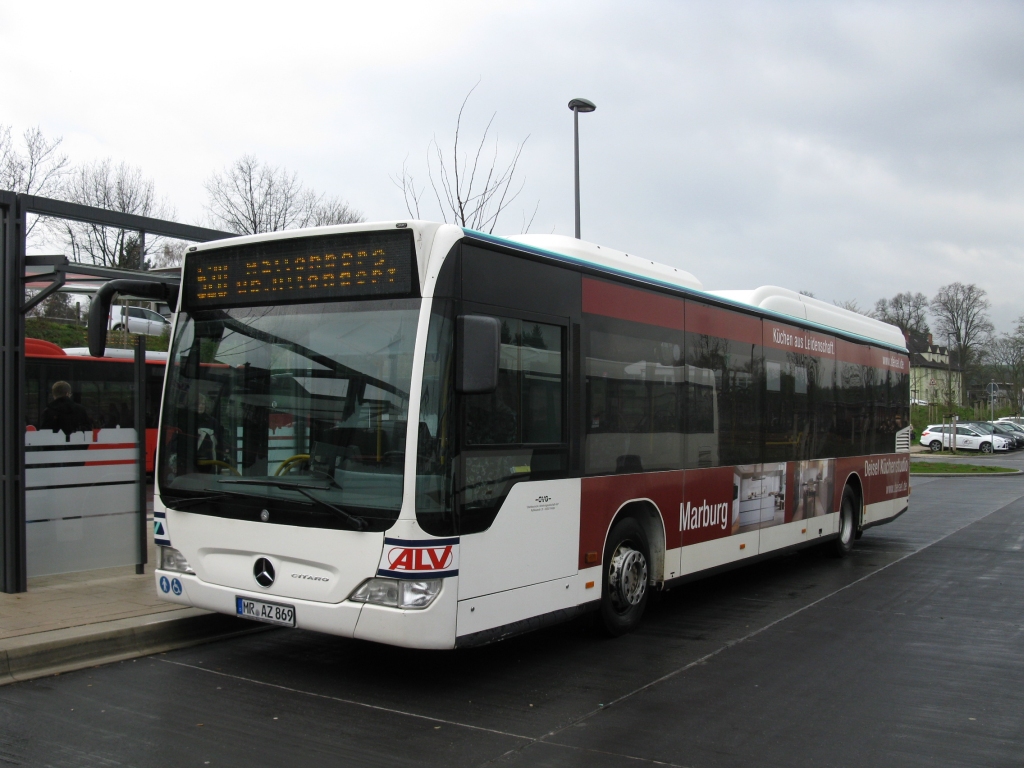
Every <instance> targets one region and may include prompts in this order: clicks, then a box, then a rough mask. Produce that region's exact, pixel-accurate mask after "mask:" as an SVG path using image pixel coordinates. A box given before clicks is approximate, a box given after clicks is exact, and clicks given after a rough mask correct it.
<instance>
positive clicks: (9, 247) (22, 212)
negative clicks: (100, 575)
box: [0, 190, 231, 593]
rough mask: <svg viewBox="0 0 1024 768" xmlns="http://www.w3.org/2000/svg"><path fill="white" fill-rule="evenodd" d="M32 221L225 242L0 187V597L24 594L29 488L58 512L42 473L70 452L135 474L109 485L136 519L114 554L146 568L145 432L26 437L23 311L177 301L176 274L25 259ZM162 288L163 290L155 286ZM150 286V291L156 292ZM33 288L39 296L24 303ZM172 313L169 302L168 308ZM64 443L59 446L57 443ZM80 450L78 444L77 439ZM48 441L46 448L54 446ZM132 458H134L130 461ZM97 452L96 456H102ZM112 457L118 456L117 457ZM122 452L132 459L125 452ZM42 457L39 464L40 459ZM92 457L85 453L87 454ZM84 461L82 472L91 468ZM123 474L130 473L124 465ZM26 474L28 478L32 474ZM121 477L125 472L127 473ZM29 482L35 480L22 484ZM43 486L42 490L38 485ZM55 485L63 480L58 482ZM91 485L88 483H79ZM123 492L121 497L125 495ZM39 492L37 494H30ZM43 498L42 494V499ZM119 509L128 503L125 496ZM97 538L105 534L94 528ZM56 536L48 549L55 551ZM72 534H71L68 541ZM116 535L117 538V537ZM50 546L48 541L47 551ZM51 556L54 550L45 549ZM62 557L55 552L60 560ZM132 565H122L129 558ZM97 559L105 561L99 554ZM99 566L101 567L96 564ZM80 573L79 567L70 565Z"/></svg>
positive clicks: (200, 231) (141, 364)
mask: <svg viewBox="0 0 1024 768" xmlns="http://www.w3.org/2000/svg"><path fill="white" fill-rule="evenodd" d="M30 215H36V216H43V217H52V218H58V219H64V220H68V221H77V222H84V223H88V224H94V225H98V226H103V227H112V228H117V229H121V230H128V231H133V232H137V233H138V235H139V242H140V244H142V245H143V250H144V243H145V238H146V236H147V235H152V236H162V237H171V238H175V239H179V240H187V241H192V242H207V241H209V240H216V239H220V238H224V237H230V236H231V235H230V234H229V233H225V232H219V231H217V230H212V229H206V228H203V227H196V226H190V225H187V224H180V223H177V222H172V221H164V220H161V219H153V218H149V217H144V216H135V215H132V214H125V213H119V212H116V211H109V210H106V209H102V208H93V207H90V206H84V205H78V204H75V203H68V202H65V201H61V200H53V199H49V198H43V197H37V196H33V195H22V194H17V193H14V192H8V191H2V190H0V267H2V268H0V591H3V592H7V593H14V592H24V591H25V590H26V589H27V586H28V574H29V570H30V569H29V562H28V561H29V546H28V536H27V531H26V527H27V526H26V510H27V503H26V491H27V489H29V488H30V486H31V488H33V489H36V490H44V489H45V490H54V491H55V493H54V494H47V495H46V498H45V500H43V501H38V500H34V501H33V503H34V504H39V503H41V504H50V505H52V506H57V507H59V506H60V505H61V504H62V503H63V502H62V500H61V499H62V497H61V496H60V488H50V487H49V486H47V485H46V482H49V481H46V482H44V480H45V478H43V475H42V474H41V473H42V472H43V470H47V469H52V468H53V467H50V466H49V465H55V466H56V465H61V464H67V463H72V464H75V463H76V462H63V461H56V462H54V461H50V460H49V458H48V456H47V454H49V455H50V456H63V455H64V454H65V453H69V451H73V450H88V451H93V450H95V451H96V456H97V461H100V462H104V461H106V460H107V459H108V455H109V457H113V458H109V461H106V463H99V464H97V463H96V461H90V462H84V463H83V462H77V463H82V469H83V470H84V471H86V472H89V471H92V472H93V473H95V471H96V470H94V469H92V467H91V465H95V466H105V467H122V469H119V470H113V469H111V470H108V471H107V474H111V476H113V474H117V473H120V474H118V477H120V475H121V474H125V473H126V472H128V473H135V474H136V476H135V478H134V482H129V481H128V480H124V481H123V482H122V481H112V482H111V483H110V485H111V487H113V486H116V485H124V486H131V488H130V490H128V491H127V492H128V493H131V494H134V496H135V498H134V503H135V511H137V513H138V515H137V520H133V521H132V525H133V528H132V530H133V531H134V532H135V533H134V535H133V536H131V537H130V540H129V539H126V538H125V537H124V536H123V535H122V536H121V538H120V539H119V540H117V542H118V543H116V544H114V545H110V544H108V547H109V546H116V547H119V548H120V549H121V550H123V549H124V548H125V547H129V548H130V549H131V552H130V553H127V554H126V553H125V552H124V551H120V552H118V553H117V556H118V557H119V558H120V562H130V561H131V558H134V562H135V563H136V564H137V570H139V572H141V571H142V569H143V566H144V564H145V562H146V553H147V536H148V526H147V525H146V521H145V516H146V499H145V472H146V466H145V451H146V447H145V438H144V437H143V436H142V435H144V430H143V429H141V428H140V429H139V430H137V431H136V430H132V432H131V433H129V432H128V431H127V430H124V431H122V432H123V433H117V432H116V430H111V431H110V433H109V434H101V433H102V430H97V431H93V432H92V433H89V432H82V433H79V434H76V435H75V436H74V437H75V441H76V442H75V448H72V447H71V444H72V435H67V436H65V435H62V434H60V433H45V432H35V433H32V432H26V427H27V424H26V420H25V413H26V408H25V404H26V401H25V398H26V387H25V315H26V313H27V312H29V311H30V310H31V309H32V308H33V307H35V306H36V305H37V304H39V303H40V302H42V301H43V300H45V299H46V298H48V297H49V296H51V295H52V294H53V293H55V292H57V291H70V292H75V293H91V292H93V291H95V292H97V293H99V294H105V295H106V296H107V297H109V296H110V295H112V294H117V295H121V296H122V297H128V298H142V299H147V300H149V299H152V298H154V297H156V296H167V297H176V295H177V283H178V280H179V278H178V276H177V275H176V274H173V273H170V274H169V273H167V272H152V273H150V272H137V271H130V270H121V269H113V268H110V267H101V266H95V265H88V264H75V263H71V262H69V261H68V260H67V259H66V258H65V257H63V256H29V255H27V254H26V235H27V226H26V222H27V218H28V216H30ZM161 286H163V287H164V288H165V289H167V290H163V291H161V290H160V287H161ZM154 288H155V289H156V290H153V289H154ZM29 290H35V291H36V293H35V294H34V295H32V296H31V297H28V295H27V293H28V291H29ZM174 308H175V307H173V306H172V309H174ZM144 376H145V345H144V343H141V344H139V346H138V347H137V349H136V352H135V382H134V390H135V392H136V395H135V402H136V405H135V408H136V419H135V422H134V423H135V424H136V425H137V426H139V425H142V424H143V419H142V418H141V416H142V415H143V414H144V413H145V400H144V392H145V386H144V381H145V379H144ZM61 441H63V444H62V443H61ZM79 442H80V443H82V445H80V446H79V445H78V443H79ZM51 443H52V445H51ZM26 447H28V449H29V452H30V453H31V454H32V461H31V462H30V463H29V464H28V465H27V464H26ZM132 452H134V454H135V456H134V457H131V454H132ZM101 453H102V458H100V454H101ZM115 453H116V454H117V456H116V457H115V456H114V454H115ZM121 454H124V455H125V456H127V457H129V458H124V457H122V456H121ZM40 457H42V458H40ZM90 458H92V457H91V455H90ZM87 465H88V466H87ZM125 468H127V469H125ZM30 475H31V476H32V477H30ZM125 476H126V477H127V475H125ZM27 481H31V482H27ZM40 483H42V484H40ZM57 485H58V486H61V484H60V483H58V484H57ZM74 485H75V484H74V483H70V484H68V483H64V486H67V487H63V486H62V487H63V492H64V493H65V494H66V493H67V492H69V491H70V490H71V487H70V486H74ZM85 485H88V483H85ZM120 493H121V494H122V495H123V494H124V493H125V489H124V488H122V489H121V490H120ZM36 496H39V494H36ZM40 498H42V497H41V496H40ZM121 503H122V504H124V503H130V502H129V501H128V500H127V499H121ZM97 534H98V535H102V533H101V532H100V531H99V528H97ZM57 538H59V537H56V538H54V539H53V540H54V544H53V546H55V547H56V546H58V544H57ZM72 538H73V537H72ZM115 539H116V537H115ZM44 546H49V545H44ZM50 554H54V553H50ZM56 556H58V557H59V553H58V554H57V555H56ZM126 556H127V557H128V558H129V559H128V560H127V561H126V560H125V557H126ZM101 559H102V557H101ZM97 567H103V566H102V565H101V566H97ZM74 569H77V568H74Z"/></svg>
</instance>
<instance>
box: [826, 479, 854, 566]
mask: <svg viewBox="0 0 1024 768" xmlns="http://www.w3.org/2000/svg"><path fill="white" fill-rule="evenodd" d="M859 511H860V500H859V499H858V498H857V492H856V491H854V490H853V488H851V487H850V486H846V488H845V489H844V490H843V501H842V503H841V504H840V505H839V538H837V539H836V540H835V541H834V542H833V546H832V554H834V555H835V556H836V557H846V556H847V555H848V554H850V551H851V550H852V549H853V541H854V539H855V538H856V537H857V517H858V513H859Z"/></svg>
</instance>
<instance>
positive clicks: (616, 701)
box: [484, 496, 1024, 765]
mask: <svg viewBox="0 0 1024 768" xmlns="http://www.w3.org/2000/svg"><path fill="white" fill-rule="evenodd" d="M1022 498H1024V496H1018V497H1017V498H1016V499H1014V500H1013V501H1010V502H1009V503H1007V504H1004V505H1003V506H1001V507H999V508H998V509H993V510H992V511H991V512H989V513H988V514H986V515H982V516H981V517H979V518H978V519H977V520H972V521H971V522H969V523H964V524H963V525H961V526H960V527H959V528H956V529H954V530H952V531H950V532H949V533H947V534H945V535H943V536H940V537H939V538H937V539H935V540H934V541H931V542H929V543H927V544H925V545H924V546H923V547H921V548H920V549H916V550H914V551H913V552H908V553H907V554H905V555H903V556H902V557H900V558H898V559H896V560H893V561H892V562H891V563H887V564H886V565H883V566H882V567H881V568H879V569H877V570H875V571H872V572H871V573H868V574H866V575H864V576H861V577H860V578H859V579H857V580H855V581H851V582H850V583H849V584H847V585H845V586H842V587H840V588H839V589H837V590H835V591H833V592H830V593H829V594H827V595H824V596H822V597H819V598H818V599H817V600H814V601H813V602H810V603H808V604H807V605H805V606H803V607H801V608H797V609H796V610H795V611H792V612H791V613H788V614H786V615H785V616H782V617H780V618H778V619H775V620H774V621H771V622H769V623H767V624H765V625H764V626H763V627H760V628H759V629H755V630H754V631H752V632H749V633H747V634H746V635H744V636H743V637H740V638H737V639H736V640H729V641H727V642H726V643H725V645H723V646H722V647H721V648H718V649H716V650H714V651H711V652H710V653H706V654H704V655H703V656H701V657H700V658H699V659H696V660H695V661H691V662H690V663H689V664H685V665H684V666H682V667H679V669H676V670H673V671H671V672H668V673H666V674H664V675H662V676H661V677H659V678H656V679H655V680H651V681H650V682H649V683H645V684H644V685H641V686H640V687H639V688H636V689H634V690H632V691H630V692H629V693H624V694H623V695H622V696H619V697H618V698H617V699H613V700H612V701H610V702H608V703H607V704H604V705H602V706H600V707H598V708H597V709H593V710H591V711H590V712H587V713H586V714H584V715H581V716H580V717H578V718H576V719H575V720H572V721H570V722H569V723H567V724H565V725H563V726H562V727H561V728H556V729H555V730H553V731H549V732H548V733H546V734H544V735H543V736H541V737H540V738H537V739H532V740H531V743H534V742H542V743H545V744H556V743H557V742H554V741H549V739H551V738H552V737H554V736H557V735H558V734H560V733H562V732H564V731H567V730H568V729H569V728H572V727H573V726H575V725H578V724H579V723H582V722H583V721H585V720H589V719H590V718H592V717H594V716H596V715H598V714H600V713H601V712H606V711H607V710H608V709H610V708H611V707H614V706H615V705H616V704H621V703H622V702H623V701H625V700H626V699H629V698H632V697H633V696H636V695H637V694H639V693H643V692H644V691H646V690H647V689H649V688H653V687H654V686H656V685H658V684H659V683H663V682H665V681H666V680H670V679H671V678H673V677H676V676H678V675H681V674H682V673H683V672H686V671H687V670H690V669H693V668H694V667H696V666H698V665H700V664H704V663H706V662H707V661H710V660H711V659H713V658H714V657H715V656H718V655H719V654H720V653H722V652H724V651H727V650H729V649H730V648H733V647H735V646H737V645H740V644H741V643H745V642H746V641H747V640H750V639H751V638H754V637H757V636H758V635H760V634H761V633H762V632H766V631H767V630H769V629H771V628H772V627H774V626H776V625H778V624H781V623H782V622H784V621H787V620H789V619H791V618H793V617H794V616H797V615H798V614H801V613H803V612H804V611H806V610H808V609H810V608H813V607H814V606H816V605H818V604H819V603H823V602H824V601H826V600H828V599H830V598H832V597H835V596H836V595H838V594H839V593H840V592H845V591H846V590H847V589H849V588H850V587H855V586H857V585H858V584H860V583H861V582H863V581H867V580H868V579H870V578H872V577H873V576H875V575H876V574H879V573H881V572H882V571H884V570H886V569H888V568H891V567H892V566H894V565H896V564H898V563H902V562H903V561H904V560H906V559H907V558H910V557H913V556H914V555H916V554H918V553H920V552H924V551H925V550H926V549H928V548H929V547H931V546H934V545H935V544H938V543H939V542H942V541H945V540H946V539H948V538H949V537H950V536H953V535H954V534H957V533H959V532H960V531H962V530H964V529H965V528H969V527H970V526H972V525H974V524H975V523H979V522H981V521H982V520H985V519H986V518H989V517H991V516H992V515H994V514H996V512H1002V511H1003V510H1004V509H1006V508H1007V507H1009V506H1011V505H1013V504H1016V503H1017V502H1019V501H1020V500H1021V499H1022ZM529 746H530V744H524V745H522V746H521V747H514V748H513V749H510V750H509V751H508V752H506V753H505V754H503V755H501V756H499V757H497V758H495V759H494V760H489V761H488V763H492V762H496V761H497V760H501V759H503V758H505V757H507V756H508V755H511V754H513V753H515V752H522V751H523V750H525V749H526V748H527V747H529ZM488 763H484V764H485V765H486V764H488Z"/></svg>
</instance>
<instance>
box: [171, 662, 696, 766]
mask: <svg viewBox="0 0 1024 768" xmlns="http://www.w3.org/2000/svg"><path fill="white" fill-rule="evenodd" d="M156 661H162V662H163V663H164V664H173V665H174V666H176V667H186V668H188V669H193V670H196V671H199V672H209V673H210V674H211V675H219V676H220V677H226V678H229V679H231V680H240V681H242V682H246V683H252V684H254V685H262V686H265V687H267V688H277V689H278V690H281V691H287V692H288V693H297V694H300V695H302V696H313V697H315V698H318V699H327V700H329V701H336V702H338V703H340V704H352V705H355V706H357V707H363V708H365V709H373V710H376V711H378V712H387V713H389V714H393V715H405V716H406V717H412V718H415V719H417V720H427V721H428V722H432V723H441V724H443V725H451V726H455V727H457V728H468V729H470V730H473V731H484V732H486V733H493V734H497V735H498V736H508V737H510V738H513V739H522V740H523V741H528V742H530V743H531V744H532V743H535V742H538V741H540V740H541V739H542V738H543V737H540V738H538V737H536V736H523V735H521V734H518V733H511V732H509V731H501V730H498V729H496V728H486V727H484V726H481V725H470V724H469V723H460V722H458V721H457V720H445V719H443V718H440V717H430V716H429V715H420V714H417V713H416V712H409V711H407V710H404V709H393V708H392V707H382V706H379V705H377V704H367V703H366V702H362V701H354V700H353V699H343V698H341V697H339V696H329V695H327V694H325V693H314V692H313V691H303V690H300V689H299V688H289V687H288V686H286V685H278V684H277V683H267V682H264V681H263V680H256V679H254V678H251V677H243V676H241V675H232V674H229V673H227V672H220V671H218V670H215V669H207V668H206V667H200V666H197V665H195V664H185V663H183V662H180V661H171V660H170V659H156ZM549 746H552V747H564V748H566V749H575V750H578V751H581V752H594V753H597V754H602V755H614V756H616V757H625V758H627V759H629V760H638V761H642V762H645V763H651V764H652V765H667V766H671V767H672V768H685V767H684V766H678V765H677V764H676V763H666V762H662V761H659V760H653V759H651V758H647V757H636V756H634V755H625V754H622V753H620V752H606V751H604V750H600V749H591V748H589V747H577V746H575V745H572V744H558V743H555V742H551V743H550V745H549Z"/></svg>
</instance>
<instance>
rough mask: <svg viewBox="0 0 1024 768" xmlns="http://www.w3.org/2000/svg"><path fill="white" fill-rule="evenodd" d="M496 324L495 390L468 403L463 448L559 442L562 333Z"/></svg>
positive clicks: (551, 327)
mask: <svg viewBox="0 0 1024 768" xmlns="http://www.w3.org/2000/svg"><path fill="white" fill-rule="evenodd" d="M498 319H499V321H500V322H501V358H500V362H499V367H498V389H497V391H496V392H494V393H493V394H490V395H472V396H469V397H467V398H466V427H465V436H466V439H465V442H466V445H467V446H471V445H472V446H477V445H519V444H527V445H530V444H545V443H560V442H562V421H563V419H562V409H563V399H564V389H563V384H562V358H563V355H562V328H560V327H559V326H556V325H546V324H543V323H532V322H523V321H521V320H516V319H513V318H507V317H502V318H498Z"/></svg>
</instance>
